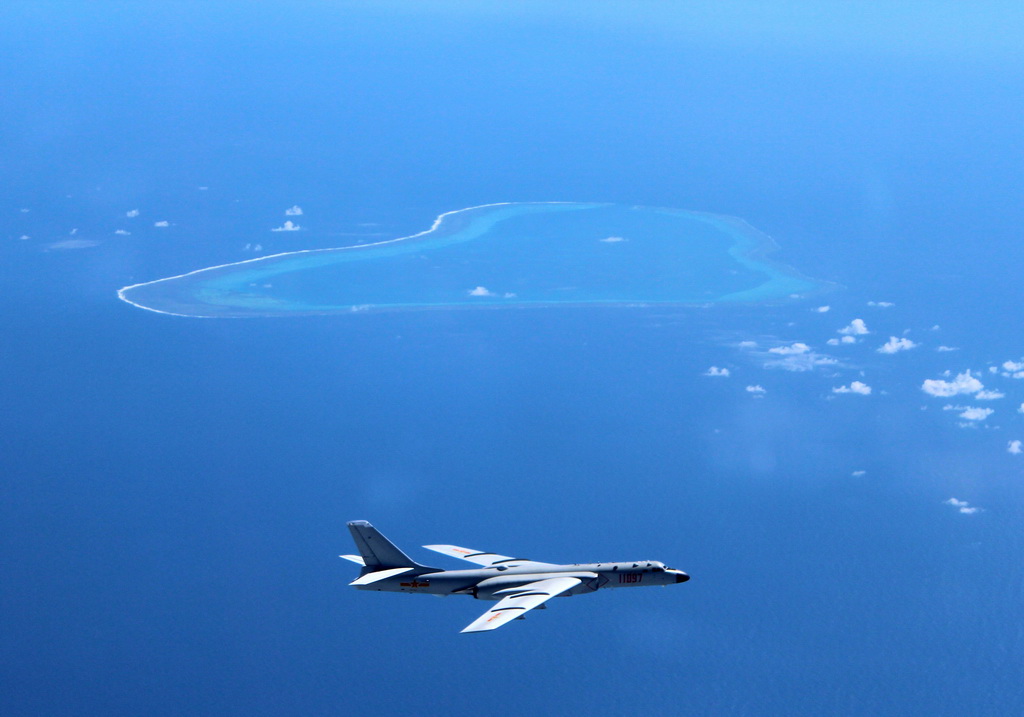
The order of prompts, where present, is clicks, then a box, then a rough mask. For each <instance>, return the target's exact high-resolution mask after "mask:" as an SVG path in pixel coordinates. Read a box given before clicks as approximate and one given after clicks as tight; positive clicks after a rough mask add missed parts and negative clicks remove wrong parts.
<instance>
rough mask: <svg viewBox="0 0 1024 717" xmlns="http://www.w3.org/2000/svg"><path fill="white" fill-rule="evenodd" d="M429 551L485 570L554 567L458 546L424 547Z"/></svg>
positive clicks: (534, 561)
mask: <svg viewBox="0 0 1024 717" xmlns="http://www.w3.org/2000/svg"><path fill="white" fill-rule="evenodd" d="M423 547H424V548H426V549H427V550H433V551H434V552H435V553H442V554H443V555H448V556H451V557H453V558H461V559H462V560H468V561H469V562H471V563H476V564H477V565H483V566H484V567H485V568H489V567H493V566H498V565H509V566H510V567H511V565H512V564H525V563H530V564H533V565H552V563H539V562H537V561H536V560H526V559H525V558H513V557H510V556H508V555H498V554H497V553H487V552H484V551H482V550H473V549H472V548H460V547H459V546H458V545H424V546H423Z"/></svg>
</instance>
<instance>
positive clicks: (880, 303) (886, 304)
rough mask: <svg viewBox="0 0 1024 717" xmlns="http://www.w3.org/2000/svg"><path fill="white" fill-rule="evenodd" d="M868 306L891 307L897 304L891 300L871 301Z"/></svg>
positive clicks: (877, 307)
mask: <svg viewBox="0 0 1024 717" xmlns="http://www.w3.org/2000/svg"><path fill="white" fill-rule="evenodd" d="M868 306H873V307H875V308H876V309H891V308H892V307H894V306H896V304H894V303H892V302H891V301H869V302H868Z"/></svg>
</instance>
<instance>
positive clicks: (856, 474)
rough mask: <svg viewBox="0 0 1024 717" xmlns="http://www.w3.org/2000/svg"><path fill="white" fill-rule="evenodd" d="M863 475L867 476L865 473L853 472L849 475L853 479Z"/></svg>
mask: <svg viewBox="0 0 1024 717" xmlns="http://www.w3.org/2000/svg"><path fill="white" fill-rule="evenodd" d="M865 474H867V471H854V472H853V473H851V474H850V475H852V476H853V477H854V478H860V477H861V476H862V475H865Z"/></svg>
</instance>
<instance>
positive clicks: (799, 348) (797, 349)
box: [768, 341, 811, 356]
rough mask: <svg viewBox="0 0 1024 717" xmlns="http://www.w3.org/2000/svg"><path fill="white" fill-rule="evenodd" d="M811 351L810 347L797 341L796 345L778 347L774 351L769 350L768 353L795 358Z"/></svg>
mask: <svg viewBox="0 0 1024 717" xmlns="http://www.w3.org/2000/svg"><path fill="white" fill-rule="evenodd" d="M810 350H811V347H810V346H808V345H807V344H804V343H800V342H799V341H797V342H796V343H795V344H791V345H789V346H776V347H775V348H773V349H768V353H773V354H779V355H781V356H793V355H796V354H805V353H807V352H808V351H810Z"/></svg>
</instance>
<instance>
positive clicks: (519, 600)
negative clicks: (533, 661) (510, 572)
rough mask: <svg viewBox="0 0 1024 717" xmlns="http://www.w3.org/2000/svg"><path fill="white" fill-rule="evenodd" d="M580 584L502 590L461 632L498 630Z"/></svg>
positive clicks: (569, 581) (564, 580)
mask: <svg viewBox="0 0 1024 717" xmlns="http://www.w3.org/2000/svg"><path fill="white" fill-rule="evenodd" d="M424 547H430V546H424ZM442 547H450V546H442ZM487 555H491V553H487ZM581 582H583V581H582V580H580V579H579V578H571V577H560V578H545V579H544V580H538V581H536V582H532V583H527V584H526V585H519V586H517V587H514V588H507V589H505V590H502V591H500V593H498V594H501V593H506V595H505V597H503V598H502V599H501V600H499V601H498V603H497V604H496V605H495V606H494V607H492V608H491V609H490V610H488V611H487V612H485V613H484V614H483V615H481V616H480V617H478V618H477V619H476V620H474V621H473V622H472V623H470V624H469V625H467V626H466V628H465V629H464V630H462V632H486V631H487V630H494V629H496V628H499V627H501V626H502V625H504V624H505V623H506V622H509V621H511V620H515V619H516V618H517V617H521V616H523V615H525V614H526V613H527V612H528V611H530V610H532V609H533V608H535V607H538V606H539V605H542V604H544V603H545V602H546V601H547V600H550V599H551V598H553V597H554V596H556V595H561V594H562V593H564V592H565V591H566V590H572V589H573V588H574V587H576V586H577V585H579V584H580V583H581Z"/></svg>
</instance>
